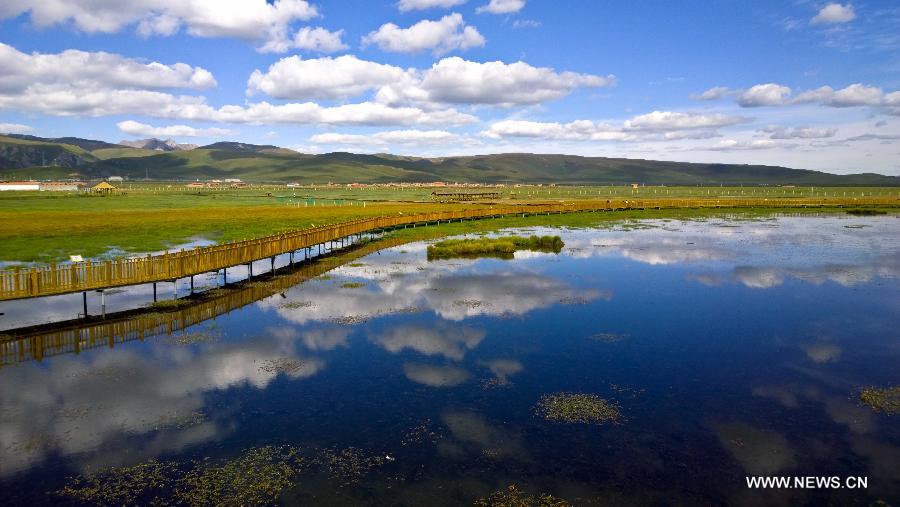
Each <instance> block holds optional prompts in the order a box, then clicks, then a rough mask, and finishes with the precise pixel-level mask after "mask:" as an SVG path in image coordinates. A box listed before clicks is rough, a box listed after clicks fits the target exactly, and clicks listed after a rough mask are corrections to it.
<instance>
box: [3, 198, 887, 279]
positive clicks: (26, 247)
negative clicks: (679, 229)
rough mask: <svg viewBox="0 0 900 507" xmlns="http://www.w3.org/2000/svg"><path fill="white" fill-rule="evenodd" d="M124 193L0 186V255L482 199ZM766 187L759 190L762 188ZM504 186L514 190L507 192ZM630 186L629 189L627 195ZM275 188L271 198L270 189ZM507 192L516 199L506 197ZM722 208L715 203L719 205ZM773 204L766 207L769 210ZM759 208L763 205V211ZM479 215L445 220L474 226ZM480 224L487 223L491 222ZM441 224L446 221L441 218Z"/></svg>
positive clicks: (549, 220)
mask: <svg viewBox="0 0 900 507" xmlns="http://www.w3.org/2000/svg"><path fill="white" fill-rule="evenodd" d="M123 189H124V190H125V191H126V193H125V194H124V195H112V196H108V197H95V196H84V195H76V194H67V193H55V192H52V193H51V192H41V193H38V192H33V193H29V192H0V223H2V224H3V227H0V245H2V246H0V261H6V262H44V263H49V262H56V261H59V260H63V259H67V258H68V256H69V255H75V254H77V255H82V256H84V257H86V258H87V257H97V256H100V255H101V254H103V253H105V252H109V251H111V250H114V251H120V252H123V253H139V252H153V251H159V250H162V249H165V248H167V247H169V246H173V245H179V244H184V243H188V242H190V241H191V240H193V239H196V238H204V239H207V240H211V241H217V242H223V241H231V240H239V239H248V238H253V237H261V236H266V235H270V234H276V233H279V232H284V231H289V230H295V229H299V228H303V227H309V226H313V225H322V224H325V223H333V222H337V221H343V220H350V219H354V218H361V217H366V216H379V215H392V214H397V213H417V212H425V211H433V210H443V209H461V208H471V207H478V206H485V205H487V204H478V203H466V204H440V203H434V202H431V198H430V197H431V196H430V192H431V190H430V189H424V188H411V189H401V188H365V189H347V188H345V187H304V188H291V189H288V188H285V187H284V186H258V187H254V188H251V189H241V190H231V189H229V190H201V191H199V192H198V191H197V190H188V189H186V188H185V187H184V186H183V185H181V184H165V183H156V184H126V185H124V186H123ZM765 191H768V192H766V193H762V194H761V192H765ZM503 192H504V196H503V197H504V198H503V199H502V201H503V202H508V203H523V202H560V201H563V202H571V201H573V200H576V199H589V198H591V199H596V198H598V197H599V199H601V200H605V199H608V198H613V199H614V198H622V197H626V198H630V197H631V196H632V195H633V196H634V197H635V198H653V197H656V198H663V197H670V198H686V197H707V196H708V197H709V198H715V197H720V196H721V197H724V196H729V195H730V196H744V197H761V196H767V198H771V199H772V201H773V207H772V208H773V209H777V207H778V206H777V203H778V200H779V198H782V197H813V196H816V195H817V194H818V195H819V196H823V195H824V194H827V196H828V197H832V196H834V197H842V196H844V194H847V196H848V197H849V196H851V195H862V194H865V195H874V196H892V195H898V192H900V190H898V189H894V188H864V189H861V188H835V187H824V188H820V187H805V188H772V189H761V188H751V189H747V188H744V189H742V188H740V187H657V188H650V187H646V188H639V189H631V188H630V187H628V188H626V187H622V186H618V187H555V188H548V187H536V186H532V187H520V188H507V189H504V190H503ZM510 192H515V193H516V194H515V195H513V196H510V195H509V193H510ZM632 192H633V193H632ZM267 194H271V196H267ZM510 197H512V198H510ZM723 211H724V210H719V213H721V212H723ZM769 211H771V210H769ZM755 212H759V213H763V212H766V210H758V211H755ZM702 214H706V215H708V214H709V212H708V211H698V210H664V211H653V210H647V211H643V212H642V211H632V212H621V213H614V214H602V215H600V214H582V215H584V216H583V217H582V216H581V215H576V216H569V215H563V216H551V217H542V218H540V219H537V218H527V219H523V220H519V219H514V218H508V219H499V220H493V221H490V224H494V225H490V227H494V228H496V227H500V226H502V227H512V226H517V225H531V224H534V223H536V221H537V220H539V221H540V222H539V223H542V224H547V225H571V226H587V225H588V223H589V222H590V223H597V222H598V221H603V220H607V221H608V220H612V219H623V218H640V217H662V216H670V217H683V216H699V215H702ZM481 223H482V222H466V223H465V224H461V225H460V224H451V225H449V226H447V227H448V230H450V231H453V230H455V229H454V228H457V227H458V228H459V229H458V230H459V232H457V233H466V232H472V231H473V230H479V228H481V227H482V225H481ZM488 226H489V225H488V224H485V227H488ZM442 227H443V226H442Z"/></svg>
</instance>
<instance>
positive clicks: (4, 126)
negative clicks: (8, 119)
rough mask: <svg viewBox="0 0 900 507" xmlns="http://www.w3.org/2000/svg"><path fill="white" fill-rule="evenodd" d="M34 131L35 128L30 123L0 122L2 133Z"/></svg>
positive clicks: (0, 131)
mask: <svg viewBox="0 0 900 507" xmlns="http://www.w3.org/2000/svg"><path fill="white" fill-rule="evenodd" d="M29 132H34V129H33V128H31V127H29V126H28V125H22V124H21V123H0V133H2V134H27V133H29Z"/></svg>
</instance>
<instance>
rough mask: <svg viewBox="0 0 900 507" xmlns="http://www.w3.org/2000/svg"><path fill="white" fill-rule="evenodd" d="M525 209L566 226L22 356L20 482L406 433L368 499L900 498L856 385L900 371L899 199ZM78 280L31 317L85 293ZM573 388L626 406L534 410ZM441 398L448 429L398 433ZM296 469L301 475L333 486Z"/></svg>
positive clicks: (325, 488)
mask: <svg viewBox="0 0 900 507" xmlns="http://www.w3.org/2000/svg"><path fill="white" fill-rule="evenodd" d="M858 225H862V226H864V227H861V228H860V227H856V226H858ZM848 226H850V227H848ZM519 232H523V233H531V232H533V233H536V234H549V233H552V234H560V235H562V237H563V240H564V241H565V243H566V247H565V249H564V250H563V253H562V254H561V255H552V254H539V253H529V252H519V253H517V254H516V259H515V260H513V261H502V260H496V259H481V260H450V261H437V262H427V261H426V260H425V248H426V244H424V243H413V244H408V245H404V246H400V247H395V248H391V249H388V250H385V251H382V252H380V253H377V254H373V255H369V256H367V257H365V258H363V259H361V260H359V261H357V262H355V263H353V264H351V265H347V266H344V267H342V268H339V269H337V270H335V271H333V272H332V273H330V275H329V276H327V277H321V278H319V279H316V280H313V281H310V282H307V283H305V284H302V285H298V286H295V287H293V288H291V289H289V290H287V291H286V292H285V293H283V294H281V295H276V296H273V297H270V298H268V299H265V300H262V301H259V302H257V303H256V304H254V305H251V306H250V307H246V308H243V309H241V310H238V311H235V312H233V313H231V314H229V315H226V316H224V317H220V318H218V319H216V320H215V321H208V322H205V323H203V324H201V325H199V326H195V328H192V329H190V330H188V333H189V335H188V336H189V337H198V338H200V339H198V340H197V342H196V343H187V344H183V343H178V340H177V337H166V336H159V337H153V338H149V339H147V340H145V341H144V342H133V343H128V344H124V345H117V346H116V347H115V348H112V349H107V350H91V351H86V352H84V353H82V354H81V355H65V356H57V357H53V358H50V359H46V360H44V361H43V362H42V363H37V362H30V363H25V364H20V365H15V366H8V367H3V368H2V369H0V405H2V407H3V410H2V413H0V483H2V484H3V487H4V491H7V492H9V491H13V492H14V493H11V494H6V493H5V494H4V496H7V497H8V498H9V499H11V500H13V501H17V502H26V501H27V502H29V503H54V502H56V501H58V499H56V498H55V497H49V496H47V495H46V494H45V492H46V491H49V490H54V489H58V488H59V487H60V486H61V485H62V484H63V483H64V482H65V478H66V477H67V476H71V475H73V474H78V473H84V472H86V471H89V470H94V469H98V468H102V467H106V466H111V465H126V464H127V465H130V464H135V463H138V462H141V461H144V460H146V459H149V458H153V457H156V458H160V459H174V460H182V459H190V458H198V457H199V458H202V457H204V456H233V455H235V454H237V453H239V452H240V451H241V450H243V449H247V448H250V447H257V446H261V445H267V444H291V445H298V446H306V447H310V448H324V447H336V448H345V447H350V446H354V447H358V448H361V449H365V450H367V452H372V453H379V454H389V455H391V456H394V457H396V461H395V462H393V463H390V464H388V465H386V466H384V467H382V468H381V469H378V470H375V471H373V472H371V473H370V475H369V476H367V477H366V478H365V480H364V481H362V482H361V483H360V484H358V485H357V486H356V487H355V489H353V490H350V491H343V492H342V493H341V498H344V499H345V500H346V501H347V502H350V503H353V502H361V503H365V502H376V503H384V502H399V503H406V504H409V505H415V504H421V502H422V501H424V500H425V499H427V500H428V503H429V504H432V505H439V504H441V502H445V503H447V504H454V503H458V502H461V501H471V500H472V499H474V498H477V497H478V496H484V495H485V494H487V493H488V492H490V491H492V490H495V489H498V488H500V487H503V486H505V485H506V484H508V483H517V484H520V485H522V486H526V487H527V488H529V489H533V490H536V491H537V490H540V491H548V492H553V493H554V494H555V495H557V496H561V497H564V498H569V499H574V498H579V499H582V501H585V502H586V503H589V502H588V500H596V501H598V502H599V501H601V500H604V501H611V500H615V501H620V502H622V503H626V504H628V503H634V504H645V503H647V502H652V501H654V500H664V501H673V500H681V501H684V502H698V501H699V502H704V503H709V502H713V503H725V502H727V503H742V502H746V503H759V502H761V501H765V502H770V503H790V502H797V501H799V502H813V501H817V500H821V499H828V498H830V499H832V500H835V499H836V501H840V500H843V499H849V498H855V496H852V495H851V494H850V493H849V492H837V493H836V492H826V491H817V492H815V491H780V492H762V491H758V490H748V489H747V488H746V486H745V482H744V476H745V475H802V476H806V475H826V476H831V475H838V476H847V475H859V476H868V477H869V489H868V490H867V491H866V492H865V493H863V495H866V496H865V497H864V498H867V499H870V500H874V499H879V498H881V499H886V500H890V499H892V498H893V499H897V498H900V429H898V426H897V425H896V421H894V420H893V419H892V418H890V417H888V416H884V415H881V414H877V413H875V412H873V411H871V410H870V409H869V408H868V407H865V406H861V405H860V404H859V403H858V401H857V399H856V395H857V393H858V389H859V387H861V386H867V385H882V386H885V385H897V384H898V383H900V378H898V374H897V367H896V365H897V364H900V333H898V329H900V311H898V310H900V297H898V296H900V291H898V285H897V278H898V276H900V224H898V221H897V218H896V217H894V216H886V217H865V218H859V217H843V216H832V217H806V218H797V217H782V218H771V219H764V220H733V219H723V218H711V219H707V220H703V221H678V220H672V221H647V222H632V223H627V224H620V225H618V226H616V227H613V228H612V229H603V230H601V229H597V230H557V229H553V230H551V229H544V228H533V229H528V230H524V231H519ZM347 282H359V283H362V284H364V285H363V286H362V287H357V288H344V287H342V285H344V284H345V283H347ZM128 297H129V298H132V299H134V300H138V299H140V298H142V297H144V298H145V297H146V294H136V293H134V292H132V293H129V294H128ZM113 299H114V298H113ZM124 299H126V298H124V297H123V300H124ZM67 304H68V303H65V304H64V303H60V305H61V307H65V308H66V310H64V311H63V310H59V309H57V308H55V307H53V306H52V305H51V306H46V307H35V306H32V307H31V308H30V310H28V311H30V313H29V317H28V318H32V317H35V315H34V314H35V313H40V312H43V313H41V314H40V318H48V317H51V316H52V315H54V312H61V313H62V314H65V315H67V317H66V318H69V317H68V314H67V313H66V312H68V311H69V310H68V306H66V305H67ZM129 304H134V303H129ZM16 305H19V306H16ZM23 308H25V307H23V306H21V304H7V305H6V310H5V311H6V312H7V315H11V316H12V318H17V319H23V318H26V317H23V316H21V315H22V313H23V312H25V311H26V310H24V309H23ZM35 308H38V309H37V310H35ZM0 311H4V310H3V309H0ZM16 312H19V316H18V317H16ZM279 364H280V365H283V364H288V365H291V367H290V368H281V369H279V368H273V366H272V365H279ZM557 391H577V392H588V393H596V394H598V395H600V396H602V397H604V398H607V399H609V400H614V401H616V402H618V403H619V405H620V407H621V410H622V413H623V415H624V419H623V420H622V421H620V423H619V424H611V425H605V426H582V425H565V424H559V423H549V422H546V421H543V420H541V419H539V418H537V417H536V416H535V415H534V412H533V410H532V407H533V406H534V404H535V403H536V401H537V400H538V399H539V398H540V396H541V395H542V394H544V393H550V392H557ZM895 418H896V417H895ZM423 423H425V424H427V425H429V427H430V428H431V429H433V431H434V433H435V434H436V435H437V436H436V437H435V438H434V439H426V441H423V442H418V443H416V444H415V445H402V443H403V441H404V436H405V435H407V434H408V432H409V430H410V429H411V428H413V427H416V426H418V425H421V424H423ZM300 481H301V482H300V486H299V491H301V493H299V495H300V496H299V498H300V499H302V498H305V497H304V496H303V495H304V494H308V495H314V496H315V498H318V499H319V500H322V499H323V498H327V497H328V496H329V495H331V494H332V490H333V488H334V487H335V485H334V484H329V483H328V482H327V481H325V482H320V481H310V482H309V483H308V484H307V483H304V482H303V481H304V478H303V477H302V476H301V478H300ZM388 486H390V487H388ZM859 494H860V493H859V492H854V493H853V495H859ZM841 495H851V496H841ZM309 498H312V496H310V497H309Z"/></svg>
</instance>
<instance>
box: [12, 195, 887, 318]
mask: <svg viewBox="0 0 900 507" xmlns="http://www.w3.org/2000/svg"><path fill="white" fill-rule="evenodd" d="M839 206H900V199H898V198H896V197H890V198H875V197H871V198H867V197H861V198H855V199H835V198H833V199H787V198H786V199H743V198H719V199H692V200H688V199H659V200H652V199H617V200H611V201H574V202H571V203H554V204H531V205H529V204H520V205H509V206H507V205H494V206H487V205H484V206H481V207H478V208H471V209H460V210H454V211H440V212H431V213H419V214H409V215H406V214H402V213H399V214H398V215H395V216H382V217H373V218H365V219H359V220H353V221H350V222H343V223H337V224H332V225H326V226H320V227H313V228H309V229H302V230H298V231H294V232H289V233H284V234H278V235H275V236H268V237H264V238H258V239H252V240H247V241H238V242H232V243H224V244H220V245H215V246H210V247H203V248H195V249H191V250H183V251H181V252H175V253H166V254H163V255H155V256H146V257H139V258H125V259H123V258H119V259H115V260H109V261H93V262H82V263H74V264H63V265H50V266H45V267H39V268H38V267H36V268H32V269H16V270H6V271H0V301H4V300H12V299H24V298H34V297H42V296H51V295H57V294H67V293H73V292H82V291H88V290H98V289H108V288H112V287H121V286H125V285H138V284H144V283H151V282H163V281H173V280H177V279H179V278H186V277H190V276H194V275H199V274H202V273H207V272H212V271H218V270H220V269H227V268H229V267H231V266H237V265H241V264H248V263H250V262H253V261H256V260H260V259H266V258H271V257H274V256H277V255H280V254H284V253H288V252H294V251H298V250H301V249H303V248H308V247H312V246H315V245H319V244H322V243H326V242H329V241H335V240H338V239H341V238H344V237H347V236H351V235H354V234H362V233H367V232H373V231H379V230H384V229H391V228H396V227H400V226H409V225H415V224H421V223H426V224H427V223H432V222H438V223H439V222H446V221H454V220H467V219H479V218H492V217H498V216H516V215H523V216H524V215H535V214H551V213H573V212H592V211H614V210H630V209H631V210H633V209H679V208H683V209H689V208H694V209H696V208H754V207H766V208H794V207H797V208H803V207H839Z"/></svg>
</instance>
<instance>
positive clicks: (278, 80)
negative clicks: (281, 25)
mask: <svg viewBox="0 0 900 507" xmlns="http://www.w3.org/2000/svg"><path fill="white" fill-rule="evenodd" d="M403 76H404V71H403V70H402V69H401V68H399V67H394V66H392V65H384V64H380V63H375V62H369V61H365V60H360V59H358V58H356V57H355V56H353V55H344V56H340V57H337V58H329V57H326V58H318V59H309V60H303V59H302V58H300V57H299V56H291V57H288V58H282V59H281V60H279V61H277V62H275V63H273V64H272V65H271V66H270V67H269V69H268V70H267V71H266V73H265V74H264V73H262V72H261V71H259V70H256V71H254V72H253V74H252V75H251V76H250V80H249V82H248V84H247V91H248V93H250V94H252V93H255V92H262V93H265V94H267V95H269V96H271V97H275V98H278V99H308V98H319V99H344V98H349V97H353V96H357V95H360V94H362V93H364V92H367V91H370V90H373V89H376V88H380V87H382V86H385V85H387V84H390V83H392V82H395V81H399V80H401V79H402V78H403Z"/></svg>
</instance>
